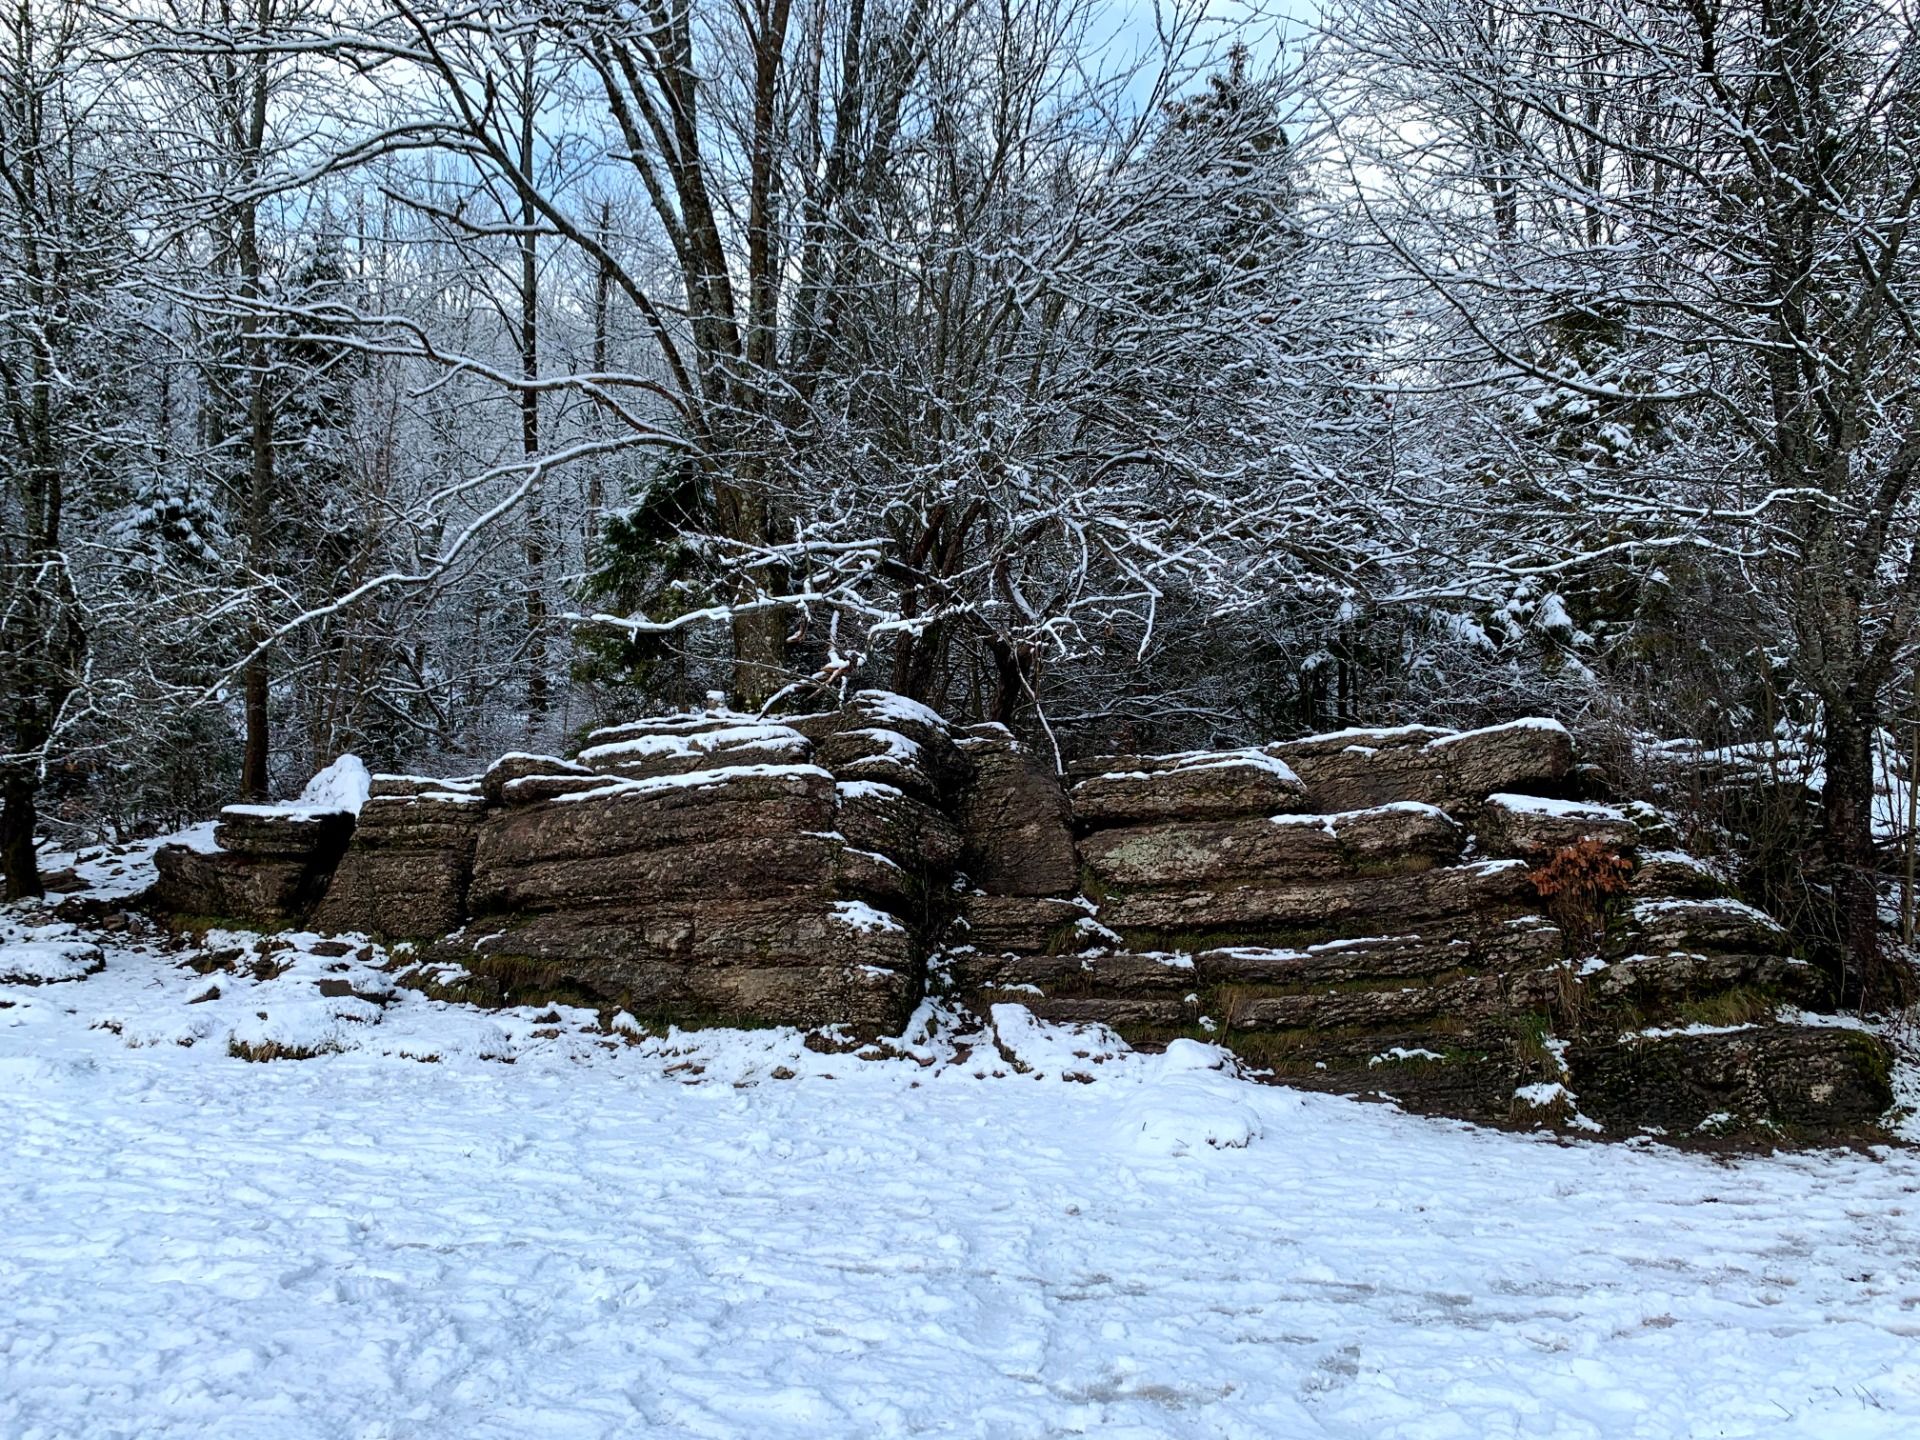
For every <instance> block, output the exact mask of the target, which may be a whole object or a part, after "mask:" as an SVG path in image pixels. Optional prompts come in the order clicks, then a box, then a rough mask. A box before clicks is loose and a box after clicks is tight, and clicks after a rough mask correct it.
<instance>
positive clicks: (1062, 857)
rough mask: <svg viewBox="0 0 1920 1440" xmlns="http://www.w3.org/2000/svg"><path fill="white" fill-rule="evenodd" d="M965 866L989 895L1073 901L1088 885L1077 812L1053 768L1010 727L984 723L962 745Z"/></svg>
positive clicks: (962, 861) (961, 815) (961, 811)
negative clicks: (1076, 835)
mask: <svg viewBox="0 0 1920 1440" xmlns="http://www.w3.org/2000/svg"><path fill="white" fill-rule="evenodd" d="M961 748H962V750H963V752H964V754H965V758H966V759H967V760H968V761H969V762H970V766H971V772H972V773H971V775H970V776H969V777H968V779H967V782H966V784H965V786H964V788H963V789H962V790H961V792H960V796H959V820H960V832H961V835H962V837H963V843H962V848H961V854H960V868H961V869H962V870H963V871H964V872H965V874H966V877H967V879H968V880H969V881H970V882H971V884H972V886H973V888H974V889H976V890H979V891H982V892H984V893H985V894H988V895H1029V896H1057V895H1071V894H1073V893H1074V891H1075V890H1077V889H1078V888H1079V884H1080V857H1079V853H1078V852H1077V851H1076V850H1075V848H1074V843H1073V809H1072V806H1071V805H1069V804H1068V802H1067V795H1066V791H1065V790H1063V789H1062V788H1061V786H1060V781H1059V779H1058V778H1057V776H1056V775H1055V773H1054V769H1053V766H1052V764H1051V763H1050V762H1049V761H1048V760H1046V759H1043V758H1042V756H1041V755H1040V753H1039V752H1038V751H1036V750H1035V749H1033V748H1032V747H1031V746H1029V745H1026V744H1024V743H1023V742H1021V741H1020V740H1018V739H1016V738H1015V737H1014V734H1013V732H1012V731H1010V730H1008V729H1007V728H1006V726H1004V725H976V726H974V727H973V728H972V729H970V730H968V731H967V733H966V737H965V739H964V740H963V742H962V746H961Z"/></svg>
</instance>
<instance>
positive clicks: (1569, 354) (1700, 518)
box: [1326, 0, 1920, 993]
mask: <svg viewBox="0 0 1920 1440" xmlns="http://www.w3.org/2000/svg"><path fill="white" fill-rule="evenodd" d="M1915 18H1916V17H1915V13H1914V11H1913V10H1912V8H1911V7H1910V6H1908V5H1904V4H1893V5H1889V4H1884V3H1878V0H1873V3H1859V0H1785V3H1781V0H1764V3H1751V4H1749V3H1734V4H1724V5H1704V4H1697V3H1694V0H1594V3H1581V4H1575V5H1572V6H1563V5H1551V6H1549V5H1529V4H1521V5H1517V6H1514V5H1501V6H1489V5H1482V4H1479V3H1456V0H1353V3H1350V4H1345V5H1341V6H1338V7H1335V9H1334V10H1333V11H1332V12H1331V13H1330V14H1329V16H1328V17H1327V20H1326V26H1327V30H1328V33H1329V36H1330V37H1331V40H1330V49H1329V51H1328V55H1329V58H1330V63H1331V64H1332V66H1333V67H1334V73H1335V74H1336V75H1343V76H1347V77H1351V79H1352V82H1353V83H1352V84H1351V85H1349V86H1347V87H1346V88H1345V90H1344V93H1343V94H1342V97H1341V100H1340V101H1339V102H1338V103H1339V104H1341V105H1343V106H1344V115H1343V123H1344V124H1345V126H1346V130H1347V133H1348V135H1349V137H1350V139H1351V142H1352V152H1351V153H1352V155H1353V159H1354V168H1353V174H1354V176H1355V179H1356V183H1357V184H1359V185H1360V186H1361V187H1363V188H1364V189H1365V190H1366V191H1367V192H1368V197H1367V198H1368V202H1369V206H1370V208H1371V210H1372V213H1373V215H1374V216H1375V218H1376V220H1377V221H1378V222H1379V224H1378V235H1379V241H1380V243H1381V244H1382V245H1383V246H1385V247H1387V248H1389V249H1390V250H1391V251H1392V252H1393V253H1394V255H1395V256H1396V258H1397V260H1398V261H1399V262H1400V264H1401V265H1402V267H1403V273H1405V274H1406V275H1407V276H1408V277H1409V279H1410V280H1412V281H1413V282H1415V283H1416V284H1417V285H1418V286H1419V287H1422V288H1424V289H1426V290H1427V292H1428V293H1429V294H1430V295H1432V296H1434V297H1435V298H1437V300H1438V302H1439V303H1438V305H1437V306H1436V307H1434V308H1432V309H1431V310H1430V311H1429V317H1428V322H1427V323H1426V324H1425V325H1424V327H1421V328H1418V329H1415V330H1410V331H1409V332H1407V333H1408V335H1409V338H1410V340H1411V341H1413V342H1414V343H1412V344H1411V345H1409V347H1408V348H1407V350H1406V352H1405V354H1406V363H1407V364H1408V366H1409V367H1410V371H1411V369H1412V368H1413V367H1417V368H1418V373H1419V374H1420V375H1421V376H1422V377H1423V378H1424V381H1425V383H1426V384H1427V385H1428V386H1429V387H1431V388H1432V390H1433V392H1434V393H1439V392H1441V391H1443V390H1444V389H1445V388H1446V387H1456V390H1457V393H1471V392H1473V391H1474V390H1476V389H1477V390H1478V391H1479V392H1480V393H1481V394H1484V393H1485V390H1486V388H1488V387H1491V388H1492V389H1493V390H1495V391H1496V392H1497V393H1498V394H1499V395H1500V396H1501V397H1503V398H1502V399H1500V400H1499V401H1496V403H1495V404H1494V405H1493V406H1492V407H1490V408H1486V409H1484V410H1483V411H1482V413H1481V415H1480V416H1479V417H1474V416H1471V415H1467V416H1463V415H1462V414H1461V412H1459V411H1458V410H1451V411H1450V410H1449V409H1448V407H1445V406H1441V405H1435V406H1433V407H1432V409H1433V413H1435V414H1442V413H1447V414H1450V416H1451V418H1452V420H1453V421H1454V422H1456V423H1458V424H1459V430H1460V432H1461V434H1463V435H1464V436H1465V437H1468V438H1467V443H1466V444H1459V443H1455V444H1453V445H1451V446H1450V447H1449V446H1437V447H1435V449H1434V450H1433V451H1431V452H1429V453H1430V454H1442V453H1444V454H1450V455H1451V457H1452V460H1451V462H1450V463H1452V464H1453V465H1454V466H1455V467H1456V470H1455V477H1456V478H1455V483H1454V484H1452V485H1442V486H1439V487H1437V488H1430V491H1429V494H1430V498H1432V499H1433V500H1434V501H1435V502H1436V503H1437V504H1438V505H1440V506H1442V507H1445V506H1448V505H1451V504H1453V503H1455V501H1456V500H1457V499H1458V498H1459V497H1461V496H1462V495H1463V494H1465V493H1468V491H1470V493H1472V495H1473V502H1474V511H1473V516H1472V519H1471V521H1470V524H1471V527H1472V530H1471V532H1470V531H1469V530H1468V529H1467V528H1464V527H1458V526H1456V527H1454V528H1453V530H1452V532H1451V533H1452V534H1453V535H1454V536H1456V537H1459V538H1460V539H1461V540H1462V541H1463V542H1464V543H1463V544H1462V545H1461V546H1460V548H1459V549H1457V550H1456V551H1455V553H1454V555H1453V558H1452V561H1451V562H1450V563H1452V564H1453V565H1454V566H1455V567H1456V568H1457V573H1458V574H1459V575H1460V576H1462V577H1463V580H1462V583H1460V584H1459V585H1458V586H1457V588H1456V593H1467V592H1468V591H1470V590H1472V589H1473V588H1475V587H1480V588H1481V589H1483V590H1486V589H1493V588H1497V587H1499V586H1500V585H1502V584H1509V585H1510V584H1515V583H1524V582H1527V581H1529V580H1531V581H1535V582H1538V581H1541V580H1545V581H1546V583H1548V584H1549V585H1551V584H1552V583H1554V578H1555V577H1559V578H1561V579H1571V577H1575V576H1578V575H1580V574H1582V573H1585V574H1588V575H1591V574H1592V573H1593V571H1594V570H1595V568H1596V567H1601V566H1605V565H1618V564H1629V565H1631V566H1632V568H1634V569H1635V570H1636V571H1638V572H1639V573H1641V574H1646V573H1647V572H1648V571H1649V569H1650V568H1651V567H1653V566H1655V565H1657V564H1659V563H1661V562H1663V561H1664V562H1666V563H1669V564H1672V563H1678V559H1679V558H1681V557H1684V556H1687V555H1692V556H1694V557H1696V558H1697V559H1699V560H1700V561H1701V562H1702V563H1712V564H1716V565H1722V566H1725V567H1727V569H1728V570H1729V571H1730V573H1731V574H1733V575H1735V576H1737V577H1738V579H1739V582H1740V584H1741V585H1742V586H1743V587H1744V588H1745V589H1746V590H1747V592H1748V593H1749V595H1750V596H1751V598H1752V601H1753V604H1752V606H1751V614H1752V615H1753V617H1754V618H1755V620H1756V622H1757V626H1758V633H1755V634H1754V636H1753V645H1754V647H1755V649H1756V651H1758V650H1764V649H1766V648H1768V647H1777V648H1779V649H1781V650H1782V651H1783V652H1784V654H1785V656H1786V659H1787V668H1788V671H1789V672H1790V675H1791V678H1792V680H1793V681H1794V682H1795V683H1796V684H1797V685H1799V686H1801V687H1804V690H1805V692H1806V693H1807V694H1809V695H1810V696H1811V697H1812V698H1813V700H1814V701H1815V703H1816V704H1817V707H1818V711H1819V717H1820V729H1821V734H1822V737H1823V741H1824V754H1825V762H1824V769H1825V784H1824V796H1825V800H1824V805H1825V824H1824V844H1825V847H1826V854H1827V859H1828V861H1829V869H1830V872H1831V875H1830V879H1831V884H1832V886H1833V897H1834V902H1835V909H1836V913H1837V917H1838V918H1837V930H1838V935H1839V939H1840V942H1841V949H1842V950H1843V952H1844V955H1845V978H1846V981H1847V984H1848V988H1849V990H1850V992H1852V993H1858V991H1859V989H1860V987H1861V986H1862V985H1867V986H1872V985H1874V984H1876V983H1877V982H1878V981H1879V980H1880V979H1882V978H1883V972H1881V971H1879V970H1878V969H1877V967H1876V963H1875V957H1876V953H1877V949H1876V947H1877V938H1876V937H1877V918H1876V908H1877V902H1876V895H1875V881H1874V874H1875V857H1874V850H1873V835H1872V830H1871V818H1870V809H1871V799H1872V787H1873V755H1872V745H1873V736H1874V733H1875V730H1876V727H1877V725H1878V724H1879V722H1880V719H1881V716H1882V713H1883V707H1884V705H1885V703H1886V699H1887V693H1888V686H1889V685H1890V684H1891V683H1893V681H1894V679H1895V677H1896V672H1898V671H1899V670H1900V669H1901V667H1902V665H1903V662H1904V660H1905V658H1906V657H1907V656H1909V655H1910V654H1911V651H1912V646H1913V643H1914V640H1915V622H1916V615H1917V614H1920V610H1917V609H1916V607H1917V606H1920V548H1916V529H1915V519H1916V510H1915V480H1916V477H1917V472H1920V420H1917V419H1916V413H1917V412H1916V409H1915V398H1916V397H1915V391H1914V385H1915V376H1916V374H1917V373H1920V369H1917V367H1916V362H1920V352H1917V351H1916V346H1917V345H1920V329H1916V322H1917V321H1920V315H1917V314H1916V308H1915V307H1916V304H1920V290H1916V279H1917V278H1920V268H1917V267H1916V263H1915V252H1914V222H1915V220H1916V218H1920V152H1917V151H1916V145H1917V144H1920V90H1917V89H1916V80H1920V47H1917V46H1916V32H1915ZM1462 422H1463V423H1462ZM1463 486H1464V487H1468V490H1463V489H1462V488H1461V487H1463Z"/></svg>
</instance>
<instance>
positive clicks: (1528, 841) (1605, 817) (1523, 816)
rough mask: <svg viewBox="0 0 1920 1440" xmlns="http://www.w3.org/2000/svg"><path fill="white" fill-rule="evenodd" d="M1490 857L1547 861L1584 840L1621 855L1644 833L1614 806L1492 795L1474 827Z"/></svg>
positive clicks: (1532, 797)
mask: <svg viewBox="0 0 1920 1440" xmlns="http://www.w3.org/2000/svg"><path fill="white" fill-rule="evenodd" d="M1474 833H1475V834H1477V835H1478V836H1479V837H1480V841H1481V844H1482V845H1484V846H1485V847H1486V849H1487V852H1488V853H1489V854H1493V855H1516V856H1520V857H1522V858H1524V859H1529V860H1537V859H1544V858H1545V857H1546V856H1548V855H1549V854H1551V853H1552V852H1553V851H1555V850H1561V849H1564V848H1566V847H1567V846H1570V845H1575V844H1578V843H1579V842H1580V841H1583V840H1591V841H1593V842H1595V843H1596V844H1599V845H1601V846H1603V847H1605V848H1606V849H1608V850H1612V851H1615V852H1630V851H1632V850H1633V849H1635V848H1636V847H1637V846H1638V845H1639V843H1640V829H1639V827H1638V826H1637V825H1635V824H1634V823H1633V821H1632V820H1630V819H1628V818H1627V816H1626V814H1625V812H1624V811H1620V810H1616V809H1614V808H1613V807H1612V806H1611V805H1595V804H1590V803H1587V802H1584V801H1576V800H1556V799H1553V798H1551V797H1549V796H1541V795H1511V794H1505V793H1498V794H1494V795H1489V796H1488V797H1487V803H1486V806H1485V808H1484V809H1483V810H1482V811H1481V812H1480V816H1479V819H1478V820H1477V822H1476V823H1475V825H1474Z"/></svg>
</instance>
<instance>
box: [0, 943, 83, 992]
mask: <svg viewBox="0 0 1920 1440" xmlns="http://www.w3.org/2000/svg"><path fill="white" fill-rule="evenodd" d="M106 963H107V962H106V958H105V957H104V956H103V955H102V954H101V953H100V947H99V946H98V945H94V944H91V943H89V942H88V941H85V940H57V939H46V940H38V939H26V940H16V941H14V942H13V943H12V944H10V945H0V985H52V984H55V983H57V982H59V981H62V980H82V979H85V978H86V977H87V976H89V975H91V974H93V972H94V971H96V970H99V969H101V968H103V967H104V966H105V965H106Z"/></svg>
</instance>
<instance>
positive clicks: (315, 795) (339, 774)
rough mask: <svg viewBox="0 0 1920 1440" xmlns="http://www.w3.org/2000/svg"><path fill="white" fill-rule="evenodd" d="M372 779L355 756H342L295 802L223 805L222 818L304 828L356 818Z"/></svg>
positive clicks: (316, 777) (313, 781) (363, 763)
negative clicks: (335, 817) (329, 818)
mask: <svg viewBox="0 0 1920 1440" xmlns="http://www.w3.org/2000/svg"><path fill="white" fill-rule="evenodd" d="M372 785H373V776H372V774H371V773H370V772H369V771H368V769H367V766H366V762H365V761H363V760H362V759H361V758H360V757H359V756H358V755H342V756H341V757H340V758H339V759H338V760H336V761H334V762H333V763H332V764H331V765H329V766H327V767H326V769H324V770H322V771H320V772H319V773H318V774H317V775H315V776H314V777H313V778H312V779H311V780H309V781H307V783H306V786H305V788H303V789H302V790H301V791H300V796H299V798H298V799H296V800H283V801H280V802H279V803H277V804H271V805H227V806H223V807H222V808H221V811H220V813H221V814H222V815H226V816H231V817H235V818H244V819H250V820H284V821H289V822H291V823H294V824H304V823H306V822H307V821H311V820H320V819H323V818H325V817H327V816H329V815H358V814H359V813H360V807H361V806H362V805H365V804H366V803H367V795H368V792H369V791H370V789H371V787H372Z"/></svg>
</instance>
